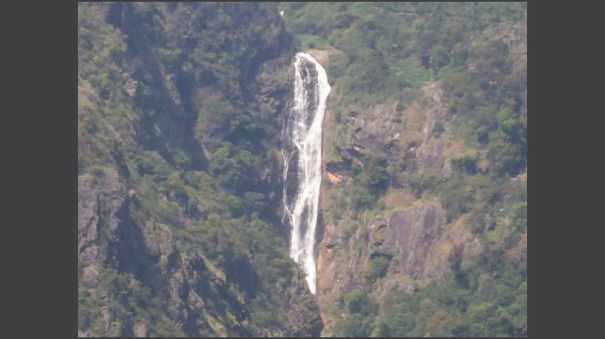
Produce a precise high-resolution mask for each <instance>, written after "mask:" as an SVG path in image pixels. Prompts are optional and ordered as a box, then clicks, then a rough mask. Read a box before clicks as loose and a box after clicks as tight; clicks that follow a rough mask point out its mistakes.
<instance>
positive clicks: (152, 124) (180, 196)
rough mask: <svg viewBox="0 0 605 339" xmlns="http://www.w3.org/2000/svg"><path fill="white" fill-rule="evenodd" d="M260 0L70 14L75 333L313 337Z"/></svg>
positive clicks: (315, 323) (276, 69) (268, 23)
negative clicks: (284, 180) (73, 40)
mask: <svg viewBox="0 0 605 339" xmlns="http://www.w3.org/2000/svg"><path fill="white" fill-rule="evenodd" d="M293 47H294V45H293V44H292V39H291V37H290V35H289V34H287V33H286V32H285V31H284V27H283V22H282V20H281V17H280V16H279V14H278V11H277V6H276V4H274V3H95V4H91V3H80V4H79V5H78V171H79V175H78V197H79V199H78V218H79V219H78V286H79V291H78V292H79V294H78V295H79V306H78V331H79V334H80V335H81V336H99V335H101V336H219V335H221V336H224V335H237V336H240V335H241V336H250V335H255V336H261V335H287V336H310V335H313V336H318V335H319V332H320V331H321V329H322V327H323V325H322V321H321V318H320V316H319V311H318V307H317V304H316V303H315V300H314V299H313V298H312V296H311V294H310V293H309V290H308V288H307V287H306V285H305V283H304V279H301V277H300V271H299V269H298V267H296V265H295V264H294V263H293V262H292V260H291V259H290V258H289V256H288V250H287V243H286V238H285V236H284V234H285V232H284V230H283V229H282V228H281V222H280V216H279V215H278V214H277V213H278V212H279V209H278V206H279V205H280V202H281V195H280V192H281V182H280V174H281V169H280V166H281V164H280V156H279V151H278V145H279V132H280V128H281V117H280V112H281V110H282V108H283V106H284V105H285V101H286V99H287V98H288V95H289V94H290V91H291V88H290V83H289V75H288V69H289V67H290V61H291V59H292V57H293V55H294V52H295V50H294V48H293Z"/></svg>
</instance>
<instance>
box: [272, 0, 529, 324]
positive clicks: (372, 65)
mask: <svg viewBox="0 0 605 339" xmlns="http://www.w3.org/2000/svg"><path fill="white" fill-rule="evenodd" d="M280 7H281V9H284V10H285V13H286V14H285V15H286V20H285V22H286V27H287V28H288V29H289V30H291V31H292V32H293V33H295V35H296V37H297V39H298V40H299V42H300V43H301V44H302V46H304V47H307V48H318V49H325V50H330V49H332V50H334V48H335V49H336V50H337V51H338V52H334V53H333V54H331V56H330V60H329V62H328V65H327V71H328V78H329V80H330V83H331V84H332V86H333V93H332V94H331V99H330V108H331V109H332V110H333V111H334V112H335V118H334V119H335V122H336V123H337V125H336V126H337V127H336V128H337V131H336V133H335V135H336V136H335V137H334V138H333V140H334V141H333V142H334V144H333V145H331V146H328V147H332V148H330V149H331V150H332V152H333V153H334V154H336V156H337V157H336V159H337V160H336V162H338V161H342V162H343V163H345V164H346V163H347V162H346V161H344V160H338V159H339V158H338V157H339V156H340V155H342V154H344V150H345V149H346V148H347V147H349V146H348V144H347V135H350V130H349V131H347V126H346V125H345V126H342V125H343V124H345V122H346V121H347V119H349V120H348V121H350V118H348V117H356V118H364V119H365V118H366V117H365V116H363V114H360V113H358V112H363V111H364V110H370V109H371V107H373V106H374V105H376V104H379V103H385V102H387V103H390V102H392V103H394V106H396V112H397V114H399V117H398V116H396V117H395V118H394V119H393V121H394V122H396V123H401V118H400V117H401V114H402V112H403V111H406V110H407V109H408V107H409V106H410V105H412V103H413V102H414V101H416V102H419V105H420V107H421V109H425V110H428V107H429V106H428V104H427V103H426V102H424V101H422V99H420V98H421V95H422V93H421V88H422V87H423V86H424V85H425V84H426V83H428V82H429V81H437V82H439V85H440V88H441V89H442V90H443V99H442V100H443V102H444V103H445V105H447V106H446V108H447V109H446V112H447V114H446V116H445V117H444V119H443V120H442V121H438V122H437V123H435V126H434V128H433V134H432V135H433V136H432V137H435V138H439V137H442V134H443V133H445V132H446V131H448V133H450V134H449V135H448V138H451V139H448V140H452V139H453V140H461V141H463V144H464V145H462V146H460V147H461V148H463V149H466V150H468V151H466V152H460V153H461V154H459V155H456V156H454V157H453V159H452V161H451V175H449V176H448V180H444V179H442V172H441V169H440V168H438V169H437V168H430V167H428V166H426V167H423V166H418V165H415V164H412V163H409V162H408V163H406V160H405V159H404V157H403V156H402V155H398V156H396V157H391V158H390V159H388V161H387V159H382V161H381V160H380V159H381V157H382V155H381V154H376V153H375V152H370V151H367V150H361V151H360V150H359V149H355V150H351V149H349V150H348V152H349V154H353V155H355V156H356V157H357V159H359V160H360V161H361V164H357V163H352V164H349V165H348V167H347V168H346V175H348V176H349V177H351V178H352V179H353V180H352V184H351V185H346V184H338V185H339V186H336V188H335V189H332V191H334V190H340V191H338V192H340V194H341V195H342V196H344V197H343V198H338V199H336V200H335V201H336V203H335V205H334V206H333V208H332V209H331V211H330V215H331V216H332V217H333V218H335V219H339V218H341V217H342V216H343V215H345V214H346V211H351V214H349V215H351V216H352V218H353V219H355V218H356V216H357V215H362V214H364V213H367V212H372V211H381V210H383V209H384V208H385V205H384V202H383V203H378V204H376V202H377V201H382V200H380V198H381V197H382V196H384V195H385V194H386V193H387V192H390V191H393V190H398V189H399V190H403V191H405V192H409V193H411V194H413V195H414V196H415V198H416V199H421V200H422V199H435V198H436V199H438V200H439V201H440V202H441V204H442V205H443V208H444V209H445V210H446V213H447V222H448V223H454V222H457V221H459V220H464V222H465V223H466V224H468V225H469V227H470V229H471V231H472V232H473V233H474V235H475V236H477V237H479V239H480V240H481V241H482V243H483V252H482V253H480V254H478V255H476V256H475V257H473V259H472V260H468V261H465V265H463V266H461V264H460V263H461V260H462V258H461V255H462V254H461V253H462V251H463V249H462V248H457V249H455V250H454V251H453V254H452V257H451V260H450V261H451V267H452V272H451V273H450V275H449V276H448V278H447V279H445V280H444V281H443V282H442V283H440V284H435V283H431V284H430V285H428V286H426V287H423V288H420V289H419V290H418V291H417V292H415V293H412V294H408V293H405V292H402V291H391V292H389V294H388V296H386V297H384V296H383V297H381V298H379V297H378V296H377V295H376V294H374V293H372V291H373V287H372V286H374V285H375V282H376V281H380V279H384V277H385V276H386V277H388V276H389V274H390V273H388V272H390V270H389V262H388V261H387V260H386V259H384V258H382V257H377V258H373V259H372V260H371V261H369V262H368V265H366V266H365V268H364V271H363V272H361V273H362V274H363V275H364V278H365V281H366V286H365V287H364V288H362V289H354V290H352V291H350V292H348V294H346V295H344V296H342V303H341V305H340V309H341V310H342V312H345V313H346V314H347V316H346V318H345V320H341V318H340V317H335V318H334V319H336V320H335V321H337V325H336V327H335V328H334V333H335V334H336V335H337V336H338V335H344V336H370V335H372V336H423V335H429V334H430V335H431V336H523V335H526V328H527V327H526V321H527V320H526V319H527V304H526V303H527V285H526V254H525V253H526V252H525V251H526V248H527V247H526V246H527V245H526V230H527V216H526V215H527V193H526V190H527V186H526V182H525V181H524V180H520V179H519V178H520V177H521V176H524V175H526V166H527V165H526V164H527V66H526V61H525V59H522V58H520V57H519V55H517V54H514V53H515V51H513V47H514V46H515V45H514V43H525V42H524V40H523V38H524V37H523V36H519V34H517V40H521V41H512V42H506V43H505V42H503V41H506V40H503V39H504V38H508V37H510V36H514V35H515V34H514V32H513V26H511V25H515V26H514V29H517V28H518V27H519V25H518V24H520V25H521V26H523V25H525V27H526V23H523V20H526V19H525V18H526V9H525V8H526V4H525V3H456V2H449V3H430V2H427V3H418V2H410V3H401V2H382V3H381V2H378V3H301V2H299V3H282V4H280ZM525 34H526V33H525ZM511 39H513V38H511ZM513 40H514V39H513ZM347 112H348V113H347ZM406 112H407V111H406ZM358 115H359V116H358ZM347 116H348V117H347ZM349 128H350V127H349ZM409 138H411V137H409ZM410 140H411V139H410ZM417 145H418V144H417V143H415V142H412V141H410V142H409V143H408V144H405V141H404V147H405V148H404V150H405V149H406V148H407V149H409V148H411V147H415V146H417ZM355 151H360V152H361V153H360V154H356V153H359V152H355ZM329 156H331V155H329ZM343 159H344V157H343ZM404 171H407V173H409V176H408V177H406V180H405V183H404V185H403V188H400V187H399V186H398V187H395V186H394V185H393V182H395V181H396V176H397V174H398V173H401V172H404ZM341 174H342V173H341ZM334 194H339V193H334ZM486 215H487V216H490V217H489V218H488V217H486ZM348 223H350V224H354V223H356V221H354V220H349V221H348ZM354 229H356V228H354ZM350 232H351V231H349V230H348V229H347V231H346V232H345V235H346V237H345V241H349V239H351V235H350ZM353 232H354V231H353ZM355 239H356V241H359V238H355ZM353 247H356V246H353ZM351 256H354V255H353V254H351ZM376 303H379V304H380V306H379V307H377V306H376ZM337 313H338V312H336V311H335V312H334V314H337Z"/></svg>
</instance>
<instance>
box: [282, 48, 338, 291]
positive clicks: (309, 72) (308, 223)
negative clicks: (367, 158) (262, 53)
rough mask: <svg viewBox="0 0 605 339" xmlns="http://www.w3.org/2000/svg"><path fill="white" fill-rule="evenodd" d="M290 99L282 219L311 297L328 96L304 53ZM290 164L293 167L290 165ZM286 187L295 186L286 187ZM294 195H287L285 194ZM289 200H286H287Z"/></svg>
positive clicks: (318, 69) (324, 79) (322, 76)
mask: <svg viewBox="0 0 605 339" xmlns="http://www.w3.org/2000/svg"><path fill="white" fill-rule="evenodd" d="M295 58H296V61H295V62H294V67H295V71H296V72H295V73H296V74H295V78H294V98H293V102H292V107H291V109H290V111H289V112H288V117H287V119H286V123H285V125H284V129H283V131H282V137H283V138H284V140H285V142H286V148H285V149H284V150H282V155H283V157H284V164H285V166H284V174H283V175H284V209H285V211H284V212H285V213H284V216H285V217H288V219H289V223H290V226H291V233H290V256H291V257H292V259H294V260H295V261H296V262H297V263H298V264H299V265H300V266H301V267H302V268H303V270H304V272H305V273H306V280H307V284H308V285H309V289H310V291H311V293H313V294H315V285H316V272H315V270H316V268H315V233H316V226H317V213H318V205H319V189H320V186H321V135H322V134H321V133H322V128H321V127H322V126H321V125H322V121H323V117H324V111H325V109H326V100H327V98H328V95H329V94H330V85H329V84H328V76H327V75H326V71H325V70H324V68H323V67H322V66H321V65H320V64H319V63H318V62H317V60H315V58H313V57H312V56H311V55H309V54H308V53H304V52H300V53H297V54H296V57H295ZM294 157H296V158H297V162H296V166H297V168H296V177H295V178H296V179H295V180H294V181H295V182H293V180H289V179H292V175H290V176H289V175H288V171H289V167H290V161H291V160H292V159H294ZM292 165H294V164H292ZM289 185H296V190H295V191H294V190H293V189H294V187H289ZM289 192H292V193H294V192H295V194H294V195H292V194H290V196H288V193H289ZM289 200H290V201H289Z"/></svg>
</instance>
